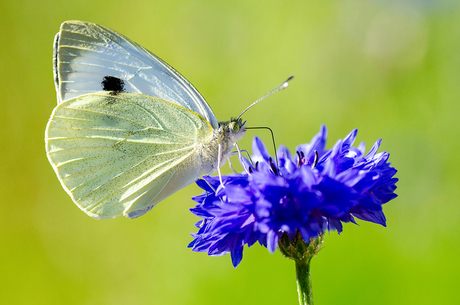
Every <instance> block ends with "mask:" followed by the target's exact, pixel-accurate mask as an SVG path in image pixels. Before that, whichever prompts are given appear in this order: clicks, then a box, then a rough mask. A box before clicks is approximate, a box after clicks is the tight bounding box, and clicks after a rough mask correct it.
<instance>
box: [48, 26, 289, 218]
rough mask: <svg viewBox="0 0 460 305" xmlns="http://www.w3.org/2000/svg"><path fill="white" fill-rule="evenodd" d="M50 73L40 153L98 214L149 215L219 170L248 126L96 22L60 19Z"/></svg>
mask: <svg viewBox="0 0 460 305" xmlns="http://www.w3.org/2000/svg"><path fill="white" fill-rule="evenodd" d="M54 79H55V84H56V91H57V101H58V105H57V107H56V108H55V109H54V111H53V113H52V114H51V118H50V120H49V122H48V125H47V127H46V132H45V143H46V153H47V156H48V159H49V161H50V163H51V165H52V166H53V168H54V170H55V172H56V174H57V176H58V178H59V180H60V181H61V184H62V186H63V187H64V189H65V190H66V191H67V193H68V194H69V195H70V197H71V198H72V200H73V201H74V202H75V203H76V204H77V206H78V207H79V208H80V209H82V210H83V211H84V212H85V213H87V214H88V215H90V216H91V217H94V218H99V219H100V218H114V217H117V216H121V215H124V216H127V217H129V218H135V217H138V216H141V215H143V214H145V213H146V212H148V211H149V210H151V209H152V207H153V206H155V205H156V204H157V203H158V202H160V201H161V200H163V199H165V198H166V197H168V196H170V195H171V194H173V193H174V192H176V191H177V190H179V189H181V188H183V187H185V186H187V185H189V184H191V183H193V182H194V181H195V180H196V179H197V178H199V177H200V176H201V175H202V174H211V173H213V172H215V171H216V170H219V167H220V166H221V165H222V163H223V162H221V160H224V161H225V159H226V158H227V157H229V155H230V154H231V150H232V148H233V147H234V146H235V144H236V142H237V141H238V140H239V139H241V138H242V137H243V136H244V134H245V132H246V127H245V123H244V122H243V121H242V120H241V119H240V117H241V115H240V116H239V117H238V118H237V119H231V120H230V121H227V122H218V121H217V119H216V117H215V115H214V113H213V112H212V110H211V108H210V107H209V105H208V104H207V103H206V101H205V100H204V98H203V97H202V96H201V95H200V94H199V93H198V91H197V90H196V89H195V88H194V87H193V85H192V84H190V83H189V82H188V81H187V80H186V79H185V78H184V77H183V76H182V75H180V74H179V73H178V72H177V71H176V70H174V69H173V68H172V67H171V66H169V65H168V64H167V63H165V62H164V61H163V60H161V59H160V58H158V57H157V56H155V55H154V54H152V53H151V52H149V51H148V50H146V49H144V48H143V47H141V46H140V45H138V44H136V43H135V42H133V41H131V40H129V39H128V38H126V37H124V36H123V35H121V34H118V33H116V32H114V31H112V30H110V29H108V28H106V27H103V26H100V25H97V24H94V23H89V22H82V21H66V22H64V23H63V24H62V25H61V30H60V31H59V33H57V35H56V37H55V41H54ZM283 86H284V87H287V83H283V84H282V85H280V86H278V87H283ZM278 87H277V88H278ZM275 89H276V88H275ZM275 89H274V90H272V91H279V90H281V89H283V88H281V89H276V90H275ZM256 103H257V102H256ZM254 104H255V103H254ZM251 106H252V105H251ZM248 109H249V107H248ZM246 110H247V109H246ZM246 110H245V111H246ZM245 111H243V113H244V112H245ZM243 113H242V114H243Z"/></svg>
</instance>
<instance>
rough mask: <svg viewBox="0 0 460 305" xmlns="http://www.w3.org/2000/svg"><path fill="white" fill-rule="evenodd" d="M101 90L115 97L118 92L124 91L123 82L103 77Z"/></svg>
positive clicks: (114, 78)
mask: <svg viewBox="0 0 460 305" xmlns="http://www.w3.org/2000/svg"><path fill="white" fill-rule="evenodd" d="M101 85H102V90H104V91H110V94H111V95H117V94H118V93H120V92H123V91H125V82H124V81H123V80H122V79H120V78H118V77H114V76H104V79H103V80H102V82H101Z"/></svg>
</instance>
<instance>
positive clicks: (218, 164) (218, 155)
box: [217, 144, 225, 188]
mask: <svg viewBox="0 0 460 305" xmlns="http://www.w3.org/2000/svg"><path fill="white" fill-rule="evenodd" d="M221 156H222V145H221V144H219V146H218V151H217V172H218V173H219V180H220V185H222V187H223V188H225V186H224V183H223V182H222V173H221V172H220V162H221V161H222V160H221V159H220V158H221Z"/></svg>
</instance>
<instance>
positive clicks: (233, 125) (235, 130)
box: [229, 122, 240, 133]
mask: <svg viewBox="0 0 460 305" xmlns="http://www.w3.org/2000/svg"><path fill="white" fill-rule="evenodd" d="M229 127H230V130H231V131H232V132H233V133H238V131H240V125H239V124H238V123H237V122H231V123H230V126H229Z"/></svg>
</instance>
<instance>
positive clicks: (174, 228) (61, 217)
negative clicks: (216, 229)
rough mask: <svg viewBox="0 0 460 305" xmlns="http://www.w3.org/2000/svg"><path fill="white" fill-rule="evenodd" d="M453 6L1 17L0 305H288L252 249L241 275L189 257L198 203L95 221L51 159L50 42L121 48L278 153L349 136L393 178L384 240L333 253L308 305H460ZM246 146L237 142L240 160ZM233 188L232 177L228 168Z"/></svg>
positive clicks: (457, 50)
mask: <svg viewBox="0 0 460 305" xmlns="http://www.w3.org/2000/svg"><path fill="white" fill-rule="evenodd" d="M457 3H458V2H456V1H451V2H449V1H442V0H439V1H436V0H432V1H430V0H425V1H422V0H412V1H409V0H407V1H377V0H374V1H358V0H343V1H271V0H269V1H205V0H201V1H186V0H173V1H171V0H168V1H166V0H164V1H145V2H140V1H120V0H112V1H99V0H91V1H87V0H85V1H56V0H51V1H32V0H28V1H27V0H25V1H21V0H14V1H13V0H6V1H5V0H3V1H2V2H1V3H0V33H1V35H0V43H1V50H0V73H1V82H0V89H1V92H2V98H1V101H0V105H1V108H0V111H1V113H0V115H1V120H0V127H1V136H2V143H3V144H2V149H1V150H0V159H1V161H2V167H1V171H0V190H1V204H0V226H1V228H0V244H1V250H0V299H1V301H0V302H1V303H2V304H200V305H205V304H296V303H297V292H296V285H295V277H294V264H293V263H292V262H291V261H289V260H287V259H285V258H283V257H282V256H281V254H280V253H279V252H276V253H275V254H273V255H270V254H269V253H268V252H267V250H266V249H265V248H262V247H260V246H258V245H256V246H253V247H252V248H250V249H245V252H244V258H243V261H242V263H241V264H240V266H238V268H236V269H234V268H233V267H232V265H231V260H230V257H229V256H228V255H227V256H223V257H209V256H207V255H206V254H204V253H195V252H192V251H191V250H190V249H188V248H187V247H186V246H187V244H188V243H189V242H190V241H191V240H192V238H191V236H190V235H189V233H190V232H194V231H195V228H194V226H193V224H194V223H195V221H197V220H198V218H197V217H195V216H193V215H192V214H191V213H190V212H189V211H188V209H189V208H191V207H192V206H193V205H194V203H193V202H192V201H191V200H190V197H191V196H194V195H197V194H198V193H200V191H199V189H198V188H197V187H196V186H195V185H193V186H189V187H187V188H186V189H184V190H181V191H180V192H178V193H176V194H175V195H173V196H171V197H170V198H168V199H167V200H165V201H164V202H162V203H160V204H159V205H158V206H157V207H156V208H155V209H154V210H153V211H152V212H150V213H148V214H146V215H145V216H142V217H140V218H138V219H135V220H129V219H125V218H120V219H114V220H99V221H97V220H94V219H91V218H90V217H88V216H86V215H85V214H84V213H83V212H81V211H80V210H79V209H78V208H77V207H76V206H75V204H73V203H72V201H71V199H70V198H69V197H68V196H67V194H66V193H65V191H64V190H63V189H62V188H61V185H60V183H59V181H58V180H57V178H56V176H55V174H54V171H53V170H52V168H51V166H50V165H49V164H48V161H47V159H46V156H45V145H44V139H43V138H44V130H45V126H46V123H47V121H48V118H49V116H50V114H51V111H52V110H53V108H54V107H55V105H56V97H55V95H56V94H55V91H54V84H53V77H52V47H53V38H54V35H55V34H56V33H57V31H58V30H59V26H60V24H61V23H62V22H63V21H65V20H69V19H79V20H85V21H91V22H95V23H99V24H101V25H105V26H107V27H110V28H112V29H114V30H116V31H118V32H120V33H123V34H124V35H126V36H127V37H129V38H131V39H132V40H134V41H136V42H138V43H139V44H141V45H143V46H145V47H146V48H147V49H149V50H151V51H152V52H154V53H155V54H157V55H158V56H160V57H161V58H163V59H164V60H165V61H167V62H168V63H170V64H171V65H172V66H173V67H175V68H176V69H178V70H179V71H180V72H181V73H182V74H183V75H184V76H186V77H187V78H188V79H189V80H190V81H191V82H192V83H193V84H194V85H195V86H196V87H197V88H198V89H199V91H200V92H201V93H202V94H203V96H204V97H205V98H206V99H207V101H208V102H209V103H210V105H211V107H212V108H213V109H214V111H215V113H216V116H217V118H218V119H220V120H227V119H229V118H230V116H236V115H238V114H239V113H240V112H241V111H242V110H243V109H244V108H245V107H246V106H247V105H249V103H251V102H253V101H254V100H256V99H257V98H259V97H260V96H262V95H263V94H265V93H266V92H267V91H268V90H270V89H271V88H273V87H274V86H275V85H277V84H278V83H280V82H281V81H283V80H284V79H285V78H287V77H288V76H289V75H291V74H294V75H295V79H294V80H293V81H292V82H291V86H290V87H289V89H288V90H285V91H283V92H280V93H277V94H275V95H274V96H272V97H270V98H269V99H267V100H265V101H264V102H263V103H261V104H259V105H257V106H256V107H254V108H253V109H251V110H250V111H248V112H247V114H246V115H245V116H244V118H245V119H246V120H247V121H248V124H249V125H252V126H270V127H271V128H272V129H273V130H274V132H275V134H276V140H277V143H278V144H281V143H284V144H286V145H287V146H288V147H290V148H294V147H295V146H296V145H297V144H300V143H305V142H308V141H309V140H310V139H311V137H312V136H313V135H314V134H315V133H317V132H318V130H319V127H320V125H321V124H326V125H327V127H328V129H329V144H328V147H331V146H332V145H333V143H334V142H335V141H336V140H337V139H338V138H343V137H344V136H345V135H346V134H347V133H348V132H350V131H351V130H352V129H353V128H358V129H359V133H358V139H357V141H358V142H361V141H365V142H366V143H367V147H368V149H369V148H370V147H371V145H372V144H373V142H374V141H375V140H377V139H379V138H383V144H382V146H381V151H382V150H385V151H388V152H390V154H391V157H390V161H391V162H392V165H393V166H394V167H396V168H397V169H398V170H399V171H398V174H397V177H398V178H399V179H400V181H399V182H398V184H397V185H398V189H397V193H398V194H399V197H398V198H397V199H396V200H394V201H391V202H390V203H388V204H387V205H385V206H384V211H385V213H386V216H387V219H388V223H387V225H388V227H387V228H384V227H381V226H378V225H375V224H370V223H365V222H363V221H361V222H360V225H359V226H356V225H353V224H347V225H345V228H344V232H343V233H342V234H341V235H340V236H338V235H337V234H336V233H335V232H333V233H331V234H330V235H328V236H326V239H325V244H324V249H323V250H322V251H321V252H320V254H319V255H318V257H316V258H314V260H313V264H312V273H313V275H312V277H313V289H314V296H315V301H316V304H319V305H325V304H418V305H419V304H460V290H459V289H458V287H459V284H460V280H459V279H460V275H459V274H460V266H459V262H458V258H459V257H460V225H459V224H460V204H459V198H460V187H459V181H460V179H459V172H460V158H459V156H458V150H459V148H460V145H459V139H460V119H459V115H460V109H459V108H460V106H459V105H460V104H459V101H460V21H459V20H460V10H459V5H458V4H457ZM256 134H258V135H260V136H261V137H262V138H263V139H264V140H265V141H269V139H270V138H269V136H268V134H267V133H266V132H265V131H257V132H255V131H251V132H248V135H247V136H246V138H245V139H243V140H242V141H241V142H240V145H241V147H244V148H248V149H250V145H251V139H252V136H253V135H256ZM225 171H228V167H227V166H225Z"/></svg>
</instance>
